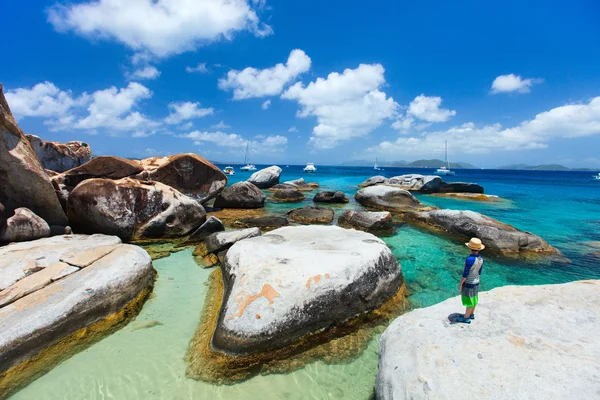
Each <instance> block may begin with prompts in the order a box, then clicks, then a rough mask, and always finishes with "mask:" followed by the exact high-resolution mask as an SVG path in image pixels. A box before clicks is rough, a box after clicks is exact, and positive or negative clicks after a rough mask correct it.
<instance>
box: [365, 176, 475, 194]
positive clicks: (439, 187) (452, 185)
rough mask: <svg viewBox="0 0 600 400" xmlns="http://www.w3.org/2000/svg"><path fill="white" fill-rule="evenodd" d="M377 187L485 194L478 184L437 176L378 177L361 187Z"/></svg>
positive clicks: (367, 181) (429, 191) (368, 180)
mask: <svg viewBox="0 0 600 400" xmlns="http://www.w3.org/2000/svg"><path fill="white" fill-rule="evenodd" d="M375 185H387V186H394V187H398V188H400V189H404V190H408V191H410V192H418V193H483V187H482V186H481V185H478V184H476V183H465V182H444V181H443V180H442V178H440V177H439V176H437V175H419V174H407V175H399V176H394V177H391V178H386V177H384V176H381V175H378V176H374V177H371V178H369V179H367V180H366V181H364V182H363V183H361V184H360V185H359V186H360V187H365V188H366V187H370V186H375Z"/></svg>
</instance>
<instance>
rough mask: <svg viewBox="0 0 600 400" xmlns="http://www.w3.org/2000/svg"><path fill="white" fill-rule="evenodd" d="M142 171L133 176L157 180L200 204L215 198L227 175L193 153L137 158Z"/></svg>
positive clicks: (146, 179)
mask: <svg viewBox="0 0 600 400" xmlns="http://www.w3.org/2000/svg"><path fill="white" fill-rule="evenodd" d="M138 163H139V165H140V166H141V167H142V168H143V171H142V172H140V173H139V174H137V175H135V178H136V179H140V180H144V181H154V182H160V183H163V184H165V185H167V186H170V187H172V188H173V189H175V190H177V191H179V192H181V193H183V194H185V195H186V196H188V197H191V198H193V199H195V200H197V201H199V202H201V203H205V202H206V201H208V200H210V199H212V198H214V197H216V196H217V195H218V194H219V193H221V191H222V190H223V188H225V186H226V185H227V176H226V175H225V174H224V173H223V171H221V170H220V169H219V168H218V167H216V166H215V165H213V164H212V163H211V162H210V161H208V160H206V159H205V158H203V157H200V156H199V155H197V154H193V153H185V154H175V155H172V156H167V157H152V158H146V159H144V160H140V161H138Z"/></svg>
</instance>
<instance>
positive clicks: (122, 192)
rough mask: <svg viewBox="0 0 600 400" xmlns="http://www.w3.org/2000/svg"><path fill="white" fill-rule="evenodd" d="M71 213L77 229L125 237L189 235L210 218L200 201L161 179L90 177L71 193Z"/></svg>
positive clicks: (70, 219)
mask: <svg viewBox="0 0 600 400" xmlns="http://www.w3.org/2000/svg"><path fill="white" fill-rule="evenodd" d="M67 213H68V216H69V221H70V222H71V226H72V227H73V229H74V230H75V232H77V233H105V234H110V235H116V236H119V237H120V238H122V239H124V240H130V239H143V238H158V237H160V238H168V237H179V236H185V235H187V234H188V233H189V232H191V231H192V230H194V229H196V228H198V227H199V226H200V225H202V223H204V221H205V220H206V213H205V211H204V208H203V207H202V206H201V205H200V203H198V202H197V201H195V200H193V199H191V198H189V197H187V196H185V195H183V194H182V193H180V192H178V191H177V190H175V189H173V188H171V187H169V186H167V185H164V184H162V183H160V182H140V181H137V180H134V179H130V178H123V179H119V180H111V179H100V178H95V179H88V180H86V181H84V182H82V183H80V184H79V185H78V186H77V187H76V188H75V189H74V190H73V191H72V192H71V195H70V196H69V202H68V205H67Z"/></svg>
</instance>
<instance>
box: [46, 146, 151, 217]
mask: <svg viewBox="0 0 600 400" xmlns="http://www.w3.org/2000/svg"><path fill="white" fill-rule="evenodd" d="M142 170H143V169H142V167H141V166H140V165H139V163H138V162H136V161H132V160H127V159H125V158H121V157H114V156H101V157H96V158H94V159H93V160H91V161H89V162H87V163H85V164H83V165H81V166H79V167H77V168H73V169H71V170H69V171H66V172H63V173H62V174H58V175H56V176H53V177H52V185H53V186H54V189H55V190H56V194H57V195H58V198H59V199H60V202H61V204H62V206H63V207H64V208H65V209H66V207H67V202H68V200H69V194H70V193H71V191H72V190H73V189H75V187H76V186H77V185H79V184H80V183H81V182H83V181H85V180H87V179H92V178H107V179H121V178H126V177H129V176H133V175H135V174H138V173H140V172H142Z"/></svg>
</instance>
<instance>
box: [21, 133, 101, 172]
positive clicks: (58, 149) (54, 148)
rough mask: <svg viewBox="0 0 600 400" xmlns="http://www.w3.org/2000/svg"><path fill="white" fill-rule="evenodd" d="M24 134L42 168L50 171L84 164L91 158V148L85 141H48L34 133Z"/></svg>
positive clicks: (60, 170) (64, 169)
mask: <svg viewBox="0 0 600 400" xmlns="http://www.w3.org/2000/svg"><path fill="white" fill-rule="evenodd" d="M26 136H27V139H28V140H29V143H31V147H32V148H33V150H34V151H35V153H36V154H37V156H38V158H39V159H40V162H41V163H42V165H43V166H44V168H46V169H49V170H51V171H55V172H64V171H67V170H70V169H72V168H76V167H78V166H80V165H81V164H85V163H86V162H88V161H90V160H91V158H92V149H91V148H90V146H89V145H88V144H87V143H84V142H80V141H75V142H67V143H59V142H50V141H46V140H42V139H41V138H40V137H39V136H36V135H26Z"/></svg>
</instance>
